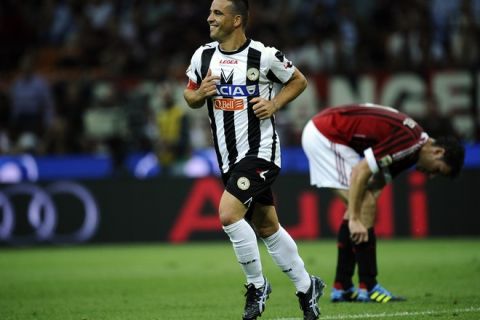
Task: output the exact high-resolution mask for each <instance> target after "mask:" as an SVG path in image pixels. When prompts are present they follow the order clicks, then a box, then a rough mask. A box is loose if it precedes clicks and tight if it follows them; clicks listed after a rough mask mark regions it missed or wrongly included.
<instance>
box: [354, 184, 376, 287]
mask: <svg viewBox="0 0 480 320" xmlns="http://www.w3.org/2000/svg"><path fill="white" fill-rule="evenodd" d="M376 200H377V197H376V196H375V195H374V194H373V193H372V192H370V191H367V192H366V194H365V197H364V200H363V203H362V214H361V219H362V223H363V225H364V226H365V227H366V228H367V229H368V241H367V242H362V243H360V244H355V245H354V251H355V257H356V260H357V264H358V278H359V288H360V289H366V290H367V291H370V290H371V289H372V288H373V287H374V286H375V285H376V284H377V274H378V271H377V250H376V249H377V239H376V235H375V229H374V228H373V226H374V224H375V217H376V210H377V204H376Z"/></svg>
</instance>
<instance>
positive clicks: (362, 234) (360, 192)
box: [348, 159, 372, 243]
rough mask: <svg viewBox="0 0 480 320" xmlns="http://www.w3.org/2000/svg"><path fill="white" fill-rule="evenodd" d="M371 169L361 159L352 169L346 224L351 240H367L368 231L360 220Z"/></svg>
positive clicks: (357, 241)
mask: <svg viewBox="0 0 480 320" xmlns="http://www.w3.org/2000/svg"><path fill="white" fill-rule="evenodd" d="M371 176H372V171H371V170H370V167H369V166H368V162H367V161H366V160H365V159H363V160H362V161H360V162H359V163H358V164H357V165H356V166H355V167H353V169H352V175H351V180H350V190H349V193H348V212H349V222H348V226H349V229H350V234H351V237H352V240H353V242H355V243H361V242H365V241H368V231H367V228H366V227H365V226H364V225H363V223H362V222H361V220H360V216H361V213H362V212H361V211H362V203H363V200H364V198H365V193H366V192H367V188H368V182H369V180H370V177H371Z"/></svg>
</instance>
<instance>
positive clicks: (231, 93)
mask: <svg viewBox="0 0 480 320" xmlns="http://www.w3.org/2000/svg"><path fill="white" fill-rule="evenodd" d="M217 92H218V94H219V95H221V96H224V97H248V96H258V95H259V93H260V91H259V89H258V85H256V84H255V85H249V86H247V85H234V84H217Z"/></svg>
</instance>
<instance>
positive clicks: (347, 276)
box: [330, 190, 356, 302]
mask: <svg viewBox="0 0 480 320" xmlns="http://www.w3.org/2000/svg"><path fill="white" fill-rule="evenodd" d="M335 194H337V195H338V196H339V197H340V199H341V200H342V201H343V202H344V203H345V204H346V203H347V197H348V190H335ZM355 264H356V260H355V253H354V252H353V242H352V239H351V238H350V230H349V228H348V212H345V215H344V218H343V220H342V223H341V224H340V228H339V230H338V234H337V267H336V270H335V281H334V284H333V288H332V292H331V295H330V299H331V300H332V302H349V301H353V300H354V299H355V297H356V290H355V287H354V286H353V281H352V278H353V275H354V272H355Z"/></svg>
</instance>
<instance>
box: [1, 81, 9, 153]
mask: <svg viewBox="0 0 480 320" xmlns="http://www.w3.org/2000/svg"><path fill="white" fill-rule="evenodd" d="M1 89H2V88H1V86H0V155H2V154H8V153H9V152H10V148H11V146H10V131H9V127H10V106H9V102H8V97H7V95H6V94H5V93H4V92H3V90H1Z"/></svg>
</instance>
